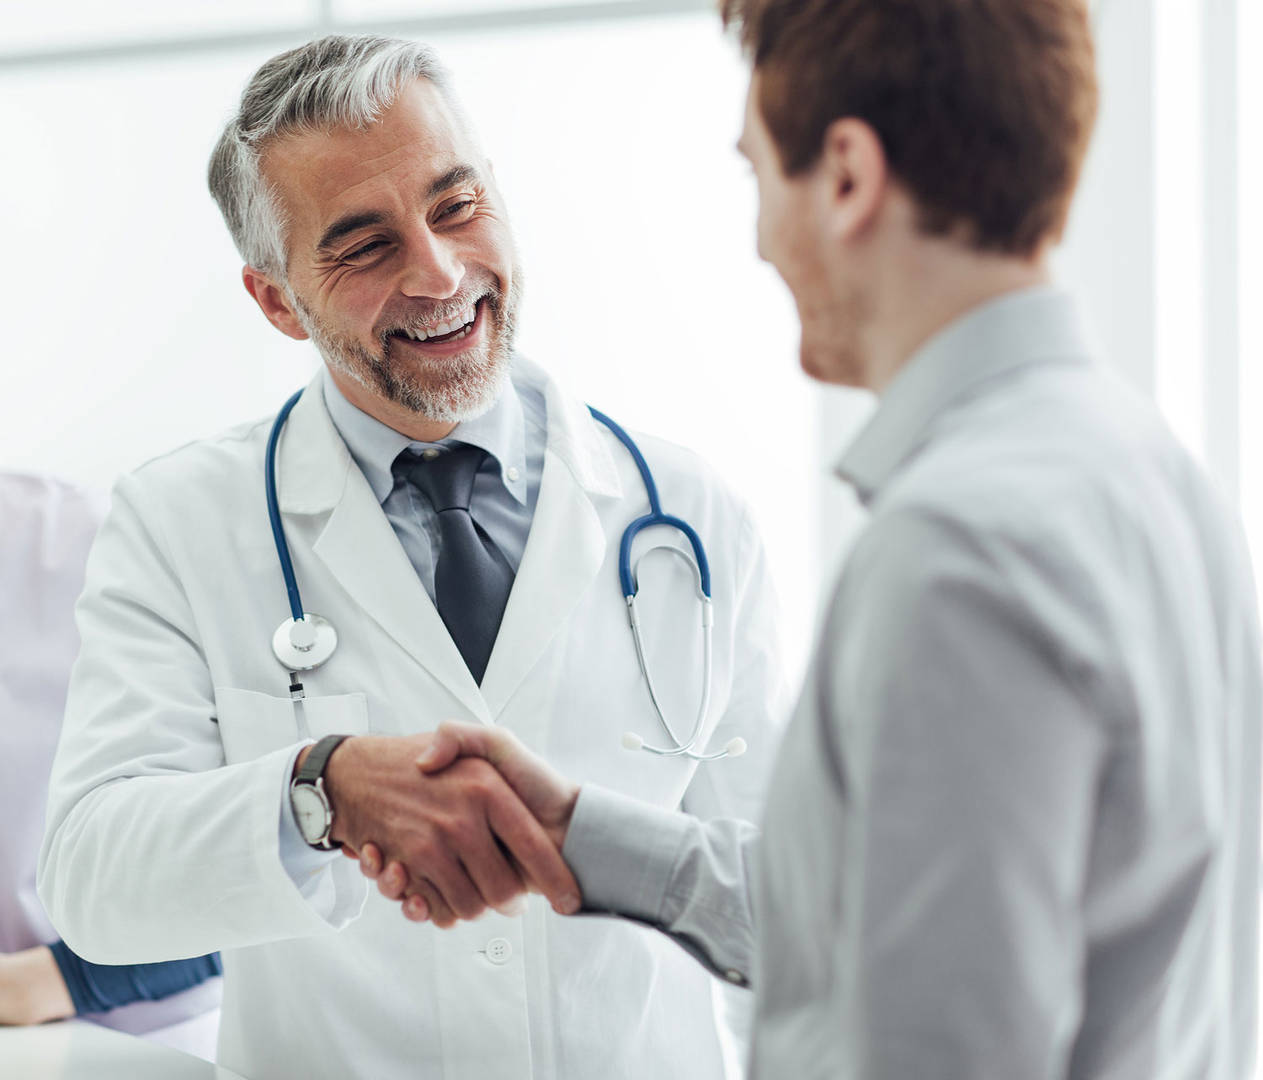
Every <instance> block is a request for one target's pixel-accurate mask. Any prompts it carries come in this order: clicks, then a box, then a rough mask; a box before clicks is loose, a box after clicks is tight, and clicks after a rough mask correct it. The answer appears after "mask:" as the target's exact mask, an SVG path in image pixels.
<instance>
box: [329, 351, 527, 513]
mask: <svg viewBox="0 0 1263 1080" xmlns="http://www.w3.org/2000/svg"><path fill="white" fill-rule="evenodd" d="M321 376H322V377H321V389H322V391H323V392H324V399H325V405H326V406H327V407H328V410H329V416H330V417H331V418H332V420H333V425H334V427H336V428H337V429H338V433H339V434H340V435H341V436H342V439H343V441H345V442H346V445H347V448H348V449H349V450H350V451H351V456H352V457H353V458H354V459H355V463H356V464H357V465H358V466H359V467H360V471H361V472H362V473H363V474H364V478H365V479H366V480H368V483H369V486H370V487H371V488H372V489H373V494H374V495H376V496H377V501H378V502H379V503H384V502H385V501H386V499H387V498H388V497H389V496H390V493H391V492H392V491H393V490H394V488H395V475H394V472H393V471H392V468H391V467H392V465H393V464H394V461H395V458H397V457H398V456H399V454H400V453H401V452H402V451H403V450H405V449H409V448H410V449H412V450H414V451H417V452H420V451H423V450H425V449H428V448H429V447H431V446H436V447H444V446H450V445H452V444H455V443H465V444H467V445H469V446H476V447H478V448H479V449H481V450H486V451H487V453H488V454H489V455H490V456H491V457H492V458H493V459H494V460H495V462H496V465H497V466H498V467H499V473H500V483H502V484H503V485H504V487H505V489H506V490H507V491H508V492H509V494H510V495H512V496H513V498H515V499H516V500H517V501H518V502H519V503H521V504H522V505H523V506H525V505H526V490H527V488H526V423H525V420H524V419H523V416H522V402H521V399H520V398H519V397H518V393H517V388H516V387H515V386H514V385H513V381H512V380H511V379H506V380H505V384H504V389H503V391H502V392H501V394H500V396H499V397H498V398H497V399H496V401H495V403H494V404H493V405H492V406H491V408H490V409H488V410H487V411H486V412H485V413H483V415H482V416H478V417H475V418H474V419H473V420H465V421H463V422H462V423H459V424H457V425H456V427H455V428H454V429H453V430H452V432H451V434H450V435H448V436H447V437H446V438H443V439H440V440H439V441H438V442H435V443H426V442H418V441H417V440H415V439H409V438H408V436H407V435H404V434H402V433H401V432H398V431H396V430H395V429H394V428H392V427H390V426H388V425H387V424H383V423H382V422H381V421H380V420H378V419H377V418H376V417H374V416H370V415H369V414H368V413H366V412H364V411H363V410H361V409H360V408H358V407H357V406H355V405H352V404H351V402H349V401H348V400H347V399H346V397H345V396H344V395H343V393H342V391H341V390H339V389H338V386H337V384H336V383H335V382H334V381H333V377H332V376H331V375H330V374H329V369H328V368H327V367H326V368H324V369H323V370H322V373H321ZM512 478H516V479H512Z"/></svg>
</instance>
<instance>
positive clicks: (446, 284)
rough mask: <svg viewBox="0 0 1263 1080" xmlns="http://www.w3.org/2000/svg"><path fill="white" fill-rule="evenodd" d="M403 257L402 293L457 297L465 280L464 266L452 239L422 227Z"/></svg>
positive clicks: (409, 240)
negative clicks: (458, 290) (457, 292)
mask: <svg viewBox="0 0 1263 1080" xmlns="http://www.w3.org/2000/svg"><path fill="white" fill-rule="evenodd" d="M404 255H405V258H404V263H403V270H402V274H401V276H400V280H399V291H400V292H401V293H403V294H404V295H405V296H424V297H428V298H430V299H433V300H446V299H447V298H448V297H450V296H454V295H456V291H457V289H459V288H460V283H461V281H462V280H464V277H465V264H464V263H463V262H462V261H461V259H460V255H459V254H458V253H457V251H456V249H455V246H454V245H453V244H452V242H451V241H450V240H448V239H447V238H446V237H444V236H439V235H436V234H435V233H434V232H432V231H431V230H430V229H429V228H427V227H426V226H425V225H424V224H422V225H420V226H419V227H418V228H417V229H416V230H415V231H414V232H413V234H412V235H411V236H409V237H408V241H407V246H406V248H405V252H404Z"/></svg>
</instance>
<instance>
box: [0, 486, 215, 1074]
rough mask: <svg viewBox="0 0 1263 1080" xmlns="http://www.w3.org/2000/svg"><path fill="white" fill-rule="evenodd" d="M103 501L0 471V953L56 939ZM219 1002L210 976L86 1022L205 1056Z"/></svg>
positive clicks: (211, 1043)
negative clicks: (54, 864)
mask: <svg viewBox="0 0 1263 1080" xmlns="http://www.w3.org/2000/svg"><path fill="white" fill-rule="evenodd" d="M105 502H106V500H105V499H104V497H103V496H100V495H97V494H96V493H94V492H90V491H86V490H84V489H81V488H78V487H75V486H73V485H71V484H68V483H65V482H63V481H60V480H55V479H53V478H51V477H44V476H28V475H22V474H16V473H4V474H0V822H3V827H0V952H6V953H10V952H18V951H20V950H22V949H29V948H32V947H34V946H36V945H46V944H49V943H51V942H53V941H55V940H56V939H57V936H58V935H57V932H56V931H55V930H54V929H53V926H52V924H51V923H50V922H49V921H48V916H47V915H46V914H45V912H44V908H43V906H42V905H41V904H40V902H39V898H38V897H37V896H36V895H35V864H36V858H37V855H38V852H39V846H40V840H41V838H42V837H43V835H44V804H45V801H46V800H47V797H48V772H49V769H50V768H51V767H52V762H53V752H54V750H55V749H56V746H57V736H58V734H59V733H60V731H61V716H62V710H63V709H64V708H65V704H66V684H67V683H68V682H69V679H70V666H71V664H72V663H73V662H74V658H75V654H76V653H77V652H78V649H79V636H78V634H77V633H76V632H75V625H74V619H73V617H72V612H73V610H74V603H75V598H76V597H77V596H78V595H79V590H80V589H81V588H82V587H83V569H84V563H85V561H86V560H87V557H88V548H89V546H90V545H91V543H92V538H93V536H94V535H95V534H96V531H97V526H98V525H99V524H100V522H101V518H102V517H103V516H104V514H105ZM131 959H132V960H134V959H135V957H132V958H131ZM151 959H169V958H153V957H151ZM125 960H126V958H120V960H119V962H120V963H122V962H125ZM219 994H220V980H219V979H210V980H208V981H206V982H204V983H202V984H200V985H199V986H194V987H191V988H190V989H188V990H186V991H184V992H182V993H179V994H173V995H172V996H171V997H168V998H165V999H163V1000H162V1001H138V1002H135V1003H133V1004H131V1005H124V1006H122V1007H120V1008H117V1009H113V1010H111V1011H110V1012H107V1013H102V1014H99V1015H94V1016H92V1017H89V1019H91V1020H94V1021H96V1022H97V1023H99V1024H102V1025H103V1026H105V1027H111V1028H115V1029H117V1030H119V1031H126V1032H129V1033H130V1034H134V1035H139V1034H143V1035H145V1036H147V1037H149V1038H153V1039H155V1040H156V1041H158V1042H163V1043H166V1044H167V1045H169V1046H175V1047H177V1048H179V1049H181V1050H185V1051H187V1052H189V1053H194V1054H201V1055H202V1056H209V1055H210V1054H212V1053H213V1052H214V1047H215V1036H216V1032H217V1030H218V1027H219V1012H218V1008H217V1006H218V1003H219Z"/></svg>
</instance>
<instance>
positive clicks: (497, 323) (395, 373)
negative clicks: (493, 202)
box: [293, 267, 522, 424]
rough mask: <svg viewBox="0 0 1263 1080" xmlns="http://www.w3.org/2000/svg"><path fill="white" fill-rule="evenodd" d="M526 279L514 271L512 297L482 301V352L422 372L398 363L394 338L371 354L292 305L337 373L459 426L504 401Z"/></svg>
mask: <svg viewBox="0 0 1263 1080" xmlns="http://www.w3.org/2000/svg"><path fill="white" fill-rule="evenodd" d="M521 280H522V278H521V273H520V271H519V270H518V268H517V267H514V271H513V279H512V281H513V283H512V285H510V287H509V292H508V295H507V297H506V296H505V294H503V293H501V292H499V291H495V292H492V293H491V294H489V295H488V296H487V297H486V299H485V300H484V301H483V317H484V318H485V319H486V320H487V321H488V327H487V341H486V344H485V345H484V346H483V347H482V348H480V349H478V350H477V351H476V352H472V353H469V354H466V355H464V356H458V357H449V358H446V359H442V360H438V361H435V362H434V363H426V364H424V365H423V366H421V367H417V366H415V365H413V364H408V365H403V364H397V363H395V362H394V361H393V359H392V357H391V353H392V351H393V350H394V348H395V347H396V342H395V340H394V338H393V337H392V336H391V335H390V334H384V335H382V337H381V339H380V345H381V351H380V352H377V353H375V352H372V351H370V350H369V349H367V348H365V347H364V346H363V345H362V344H360V343H359V342H358V341H355V340H353V339H351V338H349V337H345V336H343V335H340V334H335V333H333V332H332V331H330V330H328V329H327V328H326V327H325V326H324V325H323V324H322V323H321V322H320V320H319V319H318V318H316V316H315V315H313V314H312V312H311V311H310V310H309V309H308V308H307V307H306V305H305V304H303V302H302V301H301V300H299V299H298V298H297V296H294V297H293V301H294V306H295V308H296V310H297V311H298V317H299V321H300V322H301V323H302V326H303V329H304V330H306V331H307V333H308V334H309V335H310V336H311V340H312V343H313V344H314V345H315V346H316V349H317V350H318V351H319V353H320V355H321V356H322V357H323V358H324V360H325V362H326V363H327V364H328V365H329V367H330V368H332V369H333V370H334V371H337V372H339V373H341V374H343V375H346V376H347V377H348V378H350V379H353V380H354V381H355V382H357V383H358V384H359V385H360V386H362V387H363V388H364V389H365V390H367V391H368V392H369V393H371V394H374V395H376V396H378V397H382V398H385V399H386V400H387V401H390V402H393V403H394V404H396V405H400V406H402V407H403V408H405V409H407V410H408V411H410V412H413V413H416V414H417V415H418V416H423V417H425V418H426V419H427V420H434V421H437V422H440V423H449V424H459V423H462V422H464V421H466V420H474V419H476V418H477V417H479V416H482V415H483V414H484V413H486V412H487V411H488V410H489V409H490V408H491V407H492V406H493V405H494V404H495V403H496V401H497V400H498V398H499V397H500V392H501V390H502V389H503V387H504V383H505V380H506V378H507V377H508V374H509V370H510V368H511V367H512V362H513V341H514V338H515V336H516V333H517V312H518V306H519V304H520V302H521V284H520V283H521Z"/></svg>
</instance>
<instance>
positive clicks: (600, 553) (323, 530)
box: [277, 360, 623, 723]
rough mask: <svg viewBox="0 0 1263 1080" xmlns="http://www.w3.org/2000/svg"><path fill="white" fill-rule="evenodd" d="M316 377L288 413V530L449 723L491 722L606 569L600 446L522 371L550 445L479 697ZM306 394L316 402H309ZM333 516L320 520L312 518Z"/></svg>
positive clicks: (544, 379)
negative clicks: (419, 671)
mask: <svg viewBox="0 0 1263 1080" xmlns="http://www.w3.org/2000/svg"><path fill="white" fill-rule="evenodd" d="M320 378H321V377H320V376H319V375H318V376H317V377H316V378H315V379H313V380H312V382H311V383H310V384H309V385H308V388H307V389H308V391H309V392H307V393H304V394H303V397H302V399H301V400H300V401H299V402H298V404H297V405H296V406H295V407H294V411H293V412H292V413H291V414H290V418H289V422H288V424H287V425H286V429H285V431H284V433H283V435H282V439H281V444H280V448H279V451H278V455H277V457H278V461H277V473H278V485H279V487H280V491H279V499H280V505H281V508H282V510H283V512H285V513H286V514H290V515H307V518H306V520H302V519H299V520H297V521H291V522H288V523H287V524H286V529H287V531H288V530H293V532H294V534H295V535H296V536H297V535H303V534H306V536H307V538H308V541H309V542H310V543H311V544H312V548H313V550H314V551H315V554H316V555H317V556H318V557H319V558H320V559H321V560H322V561H323V562H324V564H325V565H326V566H327V567H328V569H329V571H330V572H331V573H332V574H333V576H334V577H335V578H336V579H337V580H338V582H339V584H340V585H341V587H342V589H343V590H344V591H345V593H346V594H347V595H349V596H353V597H355V599H356V602H357V603H358V604H359V605H360V606H361V607H362V608H363V609H364V611H365V612H366V613H367V614H368V615H369V616H370V617H371V618H373V619H374V620H375V621H376V622H377V623H378V624H379V625H380V626H381V627H382V628H383V629H384V630H385V631H386V632H387V633H388V634H389V635H390V636H391V637H392V638H393V639H394V640H395V641H396V642H398V643H399V645H400V646H401V647H402V648H403V649H404V650H406V651H407V652H408V653H409V654H410V655H411V656H412V657H413V658H414V659H415V660H416V661H417V662H418V663H420V664H421V665H423V666H424V667H425V668H426V669H428V670H429V671H430V673H431V674H432V675H433V676H434V677H435V678H436V679H437V680H438V682H439V683H441V684H442V685H443V687H444V688H445V689H446V690H447V691H448V692H449V693H450V694H451V696H452V698H453V699H454V700H453V702H452V705H453V706H458V708H455V709H452V711H451V714H452V715H463V716H464V718H465V719H469V720H474V721H481V722H483V723H490V722H492V720H493V719H494V718H495V717H496V716H498V715H499V713H500V712H501V711H502V709H503V708H504V706H505V705H506V704H507V702H508V701H509V699H510V698H511V697H512V695H513V693H514V691H515V690H516V689H517V687H518V686H519V685H521V682H522V680H523V678H524V677H525V675H526V674H527V673H528V672H529V671H530V670H531V668H532V667H533V666H534V665H535V664H536V663H538V661H539V659H540V657H541V656H542V655H543V654H544V652H545V650H546V649H547V647H548V645H549V643H550V642H551V641H552V639H553V638H554V637H555V636H556V633H557V631H558V630H559V629H560V627H561V626H562V625H563V623H564V621H565V619H566V618H567V617H568V616H569V614H570V613H571V612H572V611H573V610H574V608H575V606H576V605H577V604H578V603H579V601H580V600H581V599H582V597H583V596H584V595H585V594H586V592H587V590H588V589H589V588H590V587H591V584H592V581H593V580H594V579H595V577H596V575H597V574H598V573H599V572H600V569H601V567H602V565H603V564H604V562H605V556H606V548H607V544H608V538H607V536H606V533H605V529H604V527H603V526H602V523H601V516H600V513H599V511H598V509H597V507H596V505H595V502H594V500H595V499H598V498H612V499H618V498H620V497H621V496H622V493H623V487H622V483H621V481H620V479H619V475H618V470H617V467H616V464H615V461H614V457H613V455H612V453H611V452H610V447H609V443H608V441H607V440H606V439H605V438H604V436H603V434H602V429H599V427H598V423H599V422H598V421H597V420H595V419H593V418H592V416H591V415H590V414H589V413H588V411H587V409H586V408H585V407H584V406H583V405H582V404H581V403H579V402H577V401H574V400H572V399H571V398H569V397H568V396H567V395H566V394H564V393H563V392H562V391H561V390H560V388H559V387H558V386H557V385H556V384H555V383H554V382H553V380H552V379H550V378H549V377H548V376H547V375H546V374H545V373H544V372H543V371H542V370H541V369H539V368H538V367H537V366H535V365H534V364H531V363H530V362H529V361H525V360H519V361H516V362H515V374H514V378H515V380H519V379H520V380H528V381H530V382H532V383H534V384H535V385H537V386H539V387H540V388H541V389H542V391H543V394H544V400H545V405H546V408H547V415H548V421H547V422H548V441H547V449H546V452H545V455H544V473H543V477H542V479H541V484H540V494H539V502H538V504H537V506H536V508H535V519H534V521H533V522H532V525H531V531H530V535H529V537H528V539H527V545H526V551H525V553H524V554H523V557H522V564H521V566H520V567H519V569H518V573H517V577H516V579H515V581H514V584H513V590H512V592H511V593H510V595H509V603H508V606H507V608H506V609H505V613H504V618H503V620H502V621H501V624H500V633H499V635H498V637H497V639H496V644H495V648H494V649H493V651H492V654H491V659H490V661H489V663H488V666H487V671H486V674H485V675H484V678H483V682H482V686H481V687H479V686H478V684H476V683H475V682H474V680H473V677H472V676H471V675H470V673H469V669H468V667H467V666H466V665H465V662H464V660H463V659H462V658H461V656H460V652H459V651H458V650H457V648H456V645H455V644H454V643H453V642H452V640H451V636H450V635H449V634H448V632H447V629H446V627H445V626H444V625H443V621H442V619H441V618H440V617H439V614H438V611H437V610H436V609H435V607H434V604H433V602H432V601H431V600H430V598H429V595H428V594H427V593H426V591H425V588H424V586H422V584H421V581H420V579H419V578H418V577H417V575H416V571H415V570H414V569H413V567H412V564H411V563H410V562H409V561H408V557H407V555H406V553H405V552H404V550H403V547H402V546H401V545H400V543H399V541H398V538H397V537H396V536H395V534H394V531H393V530H392V529H391V527H390V522H389V521H388V520H387V518H386V515H385V513H384V512H383V511H382V509H381V504H380V502H379V501H378V499H377V497H376V494H375V493H374V491H373V489H372V488H371V487H370V486H369V483H368V481H367V479H365V477H364V474H363V473H362V472H361V471H360V470H359V469H358V468H356V467H355V465H354V461H353V459H352V457H351V454H350V451H349V450H348V449H347V447H346V444H345V443H344V442H343V441H342V438H341V436H340V435H339V434H338V431H337V428H336V427H335V426H334V424H333V421H332V419H331V418H330V416H329V411H328V408H327V406H326V404H325V400H324V396H323V394H321V393H320ZM312 391H314V392H312ZM327 511H331V513H329V516H328V518H327V519H326V520H325V521H323V522H322V521H319V520H316V519H314V518H313V517H312V515H318V514H322V513H324V512H327Z"/></svg>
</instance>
